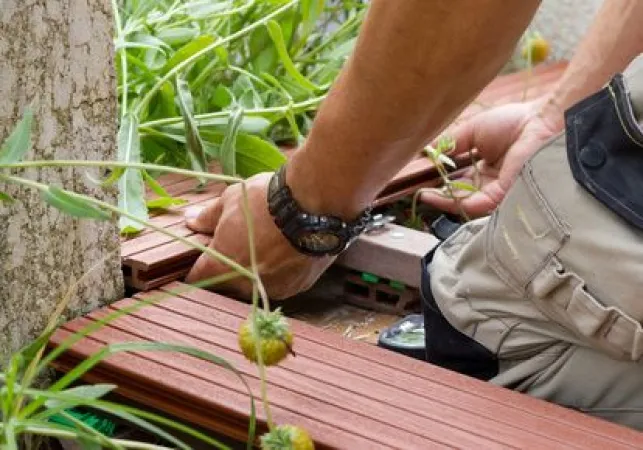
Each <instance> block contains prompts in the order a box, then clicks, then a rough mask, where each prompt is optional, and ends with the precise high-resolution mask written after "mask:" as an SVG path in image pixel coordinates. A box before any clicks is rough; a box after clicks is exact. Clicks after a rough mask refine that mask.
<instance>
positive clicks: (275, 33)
mask: <svg viewBox="0 0 643 450" xmlns="http://www.w3.org/2000/svg"><path fill="white" fill-rule="evenodd" d="M266 26H267V27H268V34H270V38H271V39H272V42H273V43H274V44H275V48H276V49H277V53H278V54H279V59H280V60H281V63H282V64H283V65H284V69H286V72H287V73H288V75H290V76H291V77H292V78H293V79H295V80H296V81H297V82H298V83H299V84H300V85H301V87H303V88H305V89H306V90H309V91H316V90H318V88H317V86H315V85H314V84H313V83H312V82H311V81H310V80H308V78H306V77H305V76H303V75H302V74H301V72H299V70H298V69H297V67H295V64H294V63H293V62H292V59H290V55H289V54H288V49H287V47H286V42H285V40H284V36H283V33H282V31H281V27H280V26H279V24H278V23H277V22H276V21H274V20H271V21H269V22H268V23H267V24H266Z"/></svg>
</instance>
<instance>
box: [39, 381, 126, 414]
mask: <svg viewBox="0 0 643 450" xmlns="http://www.w3.org/2000/svg"><path fill="white" fill-rule="evenodd" d="M114 389H116V385H115V384H90V385H87V386H76V387H73V388H70V389H66V390H64V391H62V392H61V395H71V396H74V397H78V398H83V399H87V400H96V399H99V398H102V397H104V396H105V395H107V394H109V393H110V392H112V391H113V390H114ZM65 403H67V402H65V401H64V400H57V399H49V400H47V401H46V402H45V406H46V407H47V408H57V407H58V406H61V405H63V404H65Z"/></svg>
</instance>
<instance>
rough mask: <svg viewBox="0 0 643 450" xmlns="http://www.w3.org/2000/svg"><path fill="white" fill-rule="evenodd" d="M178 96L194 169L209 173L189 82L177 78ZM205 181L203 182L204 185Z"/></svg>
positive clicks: (187, 145)
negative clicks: (195, 118) (195, 119)
mask: <svg viewBox="0 0 643 450" xmlns="http://www.w3.org/2000/svg"><path fill="white" fill-rule="evenodd" d="M176 86H177V94H178V99H179V106H180V108H181V114H182V115H183V122H184V125H185V137H186V148H187V150H188V155H189V157H190V161H191V162H192V168H193V169H194V170H198V171H200V172H207V171H208V164H207V161H206V156H205V150H204V148H203V141H202V140H201V136H200V135H199V129H198V127H197V124H196V122H195V121H194V115H193V114H194V104H193V101H192V93H191V92H190V88H189V86H188V83H187V81H185V79H183V78H179V77H177V78H176ZM204 183H205V180H203V179H202V180H201V184H204Z"/></svg>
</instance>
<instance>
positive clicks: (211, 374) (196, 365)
mask: <svg viewBox="0 0 643 450" xmlns="http://www.w3.org/2000/svg"><path fill="white" fill-rule="evenodd" d="M87 322H88V321H87V320H79V321H77V322H72V323H71V324H69V325H68V326H65V329H67V330H69V331H78V330H80V329H81V328H82V327H83V326H85V325H87ZM117 322H118V321H117ZM140 326H141V327H145V326H146V324H145V322H142V323H140ZM145 329H147V328H145ZM139 334H140V333H139ZM91 336H92V338H93V339H95V340H98V341H101V342H104V343H114V342H141V341H151V340H152V339H150V338H149V337H147V336H144V337H141V336H137V335H136V333H135V332H134V333H132V332H131V331H123V330H122V329H119V328H117V327H113V326H108V327H105V328H103V329H101V330H98V331H96V332H95V333H92V335H91ZM170 338H171V336H168V337H167V338H164V339H161V341H163V342H172V343H181V342H175V341H173V340H171V339H170ZM230 338H231V339H234V336H233V335H232V334H230ZM196 347H197V348H199V349H202V350H207V349H206V348H205V346H203V342H201V343H197V345H196ZM134 354H136V355H138V356H141V357H144V358H146V359H148V360H150V361H152V362H155V363H158V364H161V365H163V366H164V367H167V368H171V369H174V370H176V371H179V372H181V373H183V374H184V376H185V377H186V378H189V379H194V380H202V381H204V382H210V383H212V384H216V385H218V386H220V388H221V389H225V390H235V392H238V393H240V394H244V393H246V391H245V389H244V387H243V385H242V384H241V383H240V380H239V379H238V378H237V377H236V376H235V375H234V374H233V373H232V371H230V370H227V369H225V368H222V367H219V366H217V365H214V364H212V363H209V362H207V361H203V360H200V359H197V358H194V357H192V356H187V355H183V354H171V355H168V354H167V353H165V354H163V353H153V352H145V353H139V352H136V353H134ZM215 354H216V355H217V356H222V355H220V352H218V351H217V352H216V353H215ZM230 362H232V361H230ZM239 362H240V360H238V359H237V360H236V361H234V362H233V364H234V365H235V367H238V364H237V363H239ZM238 368H239V369H241V370H242V373H243V374H244V379H245V380H246V382H247V383H248V384H249V386H250V389H251V391H252V393H253V395H254V396H255V397H256V398H259V396H260V381H259V378H258V376H257V372H256V369H255V370H254V371H253V370H252V367H248V366H245V367H238ZM243 369H245V370H243ZM269 373H270V372H269ZM269 376H270V375H269ZM304 381H305V380H304ZM311 389H314V386H311ZM269 393H270V396H271V401H270V404H271V405H273V406H274V407H276V408H279V409H281V410H285V411H290V412H291V413H293V414H297V415H298V416H299V417H305V418H307V419H308V420H310V421H313V420H317V421H319V422H320V423H325V424H327V425H328V426H329V427H334V428H336V429H338V430H343V431H344V432H346V433H350V434H352V435H355V436H358V437H361V438H363V439H366V440H373V441H376V442H378V443H381V444H384V445H388V446H395V445H396V444H397V443H399V437H400V436H404V441H405V442H408V443H410V444H411V445H413V446H414V447H416V448H419V447H418V446H421V445H422V444H423V443H426V442H428V441H427V439H430V436H425V437H420V436H417V435H415V434H412V433H408V432H407V433H404V432H403V431H402V430H400V429H399V428H398V427H396V426H392V425H388V424H386V423H383V422H381V421H375V420H373V419H371V418H369V417H367V416H365V415H363V414H355V413H352V412H350V411H347V410H346V409H344V408H342V407H336V406H332V405H330V404H329V403H327V402H325V401H318V400H315V399H314V398H312V397H310V396H309V395H302V394H298V393H296V392H294V391H292V390H290V389H285V388H282V387H278V386H275V385H274V384H273V383H269ZM248 398H249V397H248ZM204 400H206V401H209V402H210V403H211V408H217V403H216V402H217V398H216V397H212V396H211V395H206V393H204ZM370 406H372V407H376V408H379V409H380V412H382V413H383V412H385V407H386V405H385V404H381V403H380V404H378V403H376V402H373V403H372V404H371V405H370ZM246 408H247V403H246ZM246 411H248V412H249V408H248V409H246ZM369 412H370V411H369ZM259 417H260V418H261V420H264V417H263V415H262V414H261V415H259ZM407 419H412V417H410V415H409V417H408V418H407ZM425 425H427V426H428V425H429V424H428V423H426V424H425ZM433 428H434V430H433V431H434V432H439V431H441V432H442V433H440V435H442V434H445V433H447V432H449V431H453V430H451V429H450V427H448V426H447V427H443V428H444V429H442V430H440V427H433ZM455 431H457V430H455ZM456 434H457V433H456ZM449 439H454V440H453V442H452V443H453V444H454V445H462V444H466V445H472V444H478V443H479V442H480V441H481V440H480V438H476V436H471V435H467V434H464V433H463V434H462V436H460V438H459V439H457V440H455V438H449Z"/></svg>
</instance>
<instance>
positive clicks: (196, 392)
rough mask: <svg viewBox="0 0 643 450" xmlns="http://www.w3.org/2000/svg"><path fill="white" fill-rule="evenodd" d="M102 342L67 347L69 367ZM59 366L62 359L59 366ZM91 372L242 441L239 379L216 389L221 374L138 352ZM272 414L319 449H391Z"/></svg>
mask: <svg viewBox="0 0 643 450" xmlns="http://www.w3.org/2000/svg"><path fill="white" fill-rule="evenodd" d="M72 329H73V328H72ZM106 329H109V328H106ZM70 333H71V331H70V330H69V329H67V327H64V329H63V330H61V331H60V332H59V333H56V335H55V336H54V337H53V339H52V342H53V343H60V340H61V339H63V338H64V337H66V336H69V334H70ZM106 343H107V342H105V341H103V340H100V339H96V338H94V337H92V336H89V337H88V338H85V339H84V340H83V341H81V342H80V343H78V344H77V345H75V346H74V347H73V348H74V350H75V354H74V353H73V352H72V355H73V356H75V358H73V359H72V360H71V363H72V364H73V363H74V362H77V361H80V360H82V359H83V358H85V357H87V356H88V355H91V354H94V353H95V352H97V351H98V350H100V349H101V348H103V347H104V346H105V344H106ZM167 355H168V354H166V356H167ZM64 363H65V360H64V359H63V365H64ZM66 366H67V367H69V366H70V364H69V363H67V364H66ZM213 367H216V366H213ZM92 372H94V371H92ZM96 373H98V374H99V376H100V379H101V382H103V383H113V384H116V385H118V386H119V388H118V389H117V392H119V391H120V393H121V394H122V395H126V394H125V393H126V392H127V387H128V386H130V384H131V387H130V390H138V391H140V392H141V394H144V395H138V396H137V398H136V399H135V400H137V401H139V402H141V403H142V404H143V405H149V406H151V407H154V408H157V409H159V410H161V411H166V412H168V413H170V414H172V415H175V416H176V417H179V418H182V417H185V414H186V413H187V412H188V411H198V412H200V413H201V416H202V417H199V418H198V419H197V420H196V421H195V422H194V423H195V424H198V425H201V426H207V427H209V428H210V429H211V430H213V431H217V432H223V433H227V435H230V436H231V437H234V438H237V439H246V437H247V427H248V417H249V411H250V397H249V395H248V393H247V391H246V390H245V389H244V388H243V385H242V384H241V381H240V380H239V379H236V383H235V382H233V381H232V380H231V379H230V383H228V385H225V384H223V385H221V384H218V382H221V381H222V380H223V378H224V377H225V376H224V375H222V376H220V377H219V378H214V379H207V380H203V379H201V378H197V377H194V376H192V375H188V374H186V373H185V372H183V371H182V370H177V369H174V368H172V367H169V366H168V365H167V364H165V363H164V361H161V362H158V361H154V360H152V359H150V358H149V357H148V355H142V354H140V353H120V354H117V355H114V356H110V357H109V358H108V359H107V360H105V361H104V362H102V363H101V365H100V370H98V371H97V372H96ZM90 374H91V372H90ZM230 374H231V373H230ZM231 375H232V374H231ZM232 377H234V375H232ZM121 386H122V388H121ZM168 394H169V395H168ZM164 396H165V398H164ZM133 399H134V398H133ZM272 413H273V416H274V419H275V420H276V421H278V422H279V423H293V424H301V425H302V426H304V427H306V428H307V429H308V430H309V431H310V433H311V434H312V435H314V436H315V437H316V438H317V439H318V442H319V445H320V447H324V448H342V445H344V443H348V445H350V446H351V447H349V448H355V449H369V448H380V447H384V448H394V447H392V446H389V445H386V444H384V443H382V442H378V441H377V440H375V439H369V438H364V437H362V436H359V435H356V434H352V433H347V432H345V431H343V430H341V429H338V428H334V427H331V426H329V425H327V424H325V423H323V422H320V421H318V420H314V419H309V418H308V417H306V416H303V415H300V414H299V413H293V412H292V411H289V410H287V409H282V408H281V407H279V406H277V405H275V406H273V408H272ZM210 416H214V418H215V420H214V421H213V420H209V417H210ZM228 416H230V419H231V420H230V419H228V422H227V424H228V425H227V426H226V424H224V426H223V427H222V428H219V425H218V420H216V419H224V420H226V418H227V417H228ZM263 417H264V416H263V411H262V410H260V408H259V403H258V401H257V418H258V421H260V426H261V429H263V430H265V421H264V420H263V419H260V418H263ZM230 423H235V424H238V425H237V427H236V428H237V429H236V430H232V429H230V428H229V426H230V425H229V424H230ZM373 446H376V447H373Z"/></svg>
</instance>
